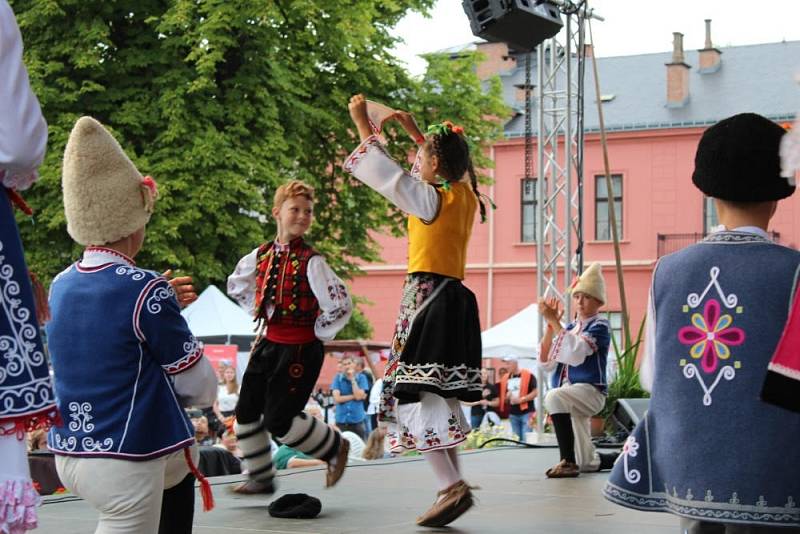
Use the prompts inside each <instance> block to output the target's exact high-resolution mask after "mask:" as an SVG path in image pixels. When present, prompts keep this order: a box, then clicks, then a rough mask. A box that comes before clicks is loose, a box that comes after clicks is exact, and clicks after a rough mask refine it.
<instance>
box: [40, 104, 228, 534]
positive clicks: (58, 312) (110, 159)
mask: <svg viewBox="0 0 800 534" xmlns="http://www.w3.org/2000/svg"><path fill="white" fill-rule="evenodd" d="M62 186H63V191H64V212H65V215H66V219H67V232H68V233H69V235H70V236H71V237H72V239H74V240H75V242H76V243H79V244H81V245H83V246H85V247H86V249H85V251H84V253H83V258H82V259H81V260H80V261H78V262H75V263H74V264H72V265H70V266H69V267H68V268H67V269H65V270H64V271H63V272H62V273H61V274H59V275H58V276H56V277H55V279H54V280H53V283H52V284H51V286H50V306H51V309H52V320H51V321H50V323H48V325H47V338H48V345H49V349H50V356H51V360H52V364H53V371H54V376H55V390H56V396H57V398H58V407H59V410H60V412H61V414H62V417H63V419H64V425H63V426H59V427H53V428H52V429H51V430H50V436H49V439H48V447H49V448H50V450H52V451H53V452H54V453H55V454H56V469H57V470H58V475H59V477H60V478H61V480H62V481H63V482H64V486H65V487H66V488H68V489H69V490H70V491H72V492H73V493H75V494H76V495H78V496H80V497H81V498H83V499H84V500H86V501H87V502H88V503H89V504H91V505H92V506H93V507H94V508H96V509H97V510H98V512H99V513H100V519H99V522H98V525H97V530H96V533H97V534H104V533H109V532H114V533H123V532H129V533H142V532H153V533H155V532H162V533H170V534H173V533H174V534H184V533H190V532H191V530H192V518H193V514H194V477H193V476H192V475H194V476H198V475H199V472H198V471H197V469H196V468H195V467H194V464H193V460H192V458H191V455H192V453H194V454H195V455H196V456H197V455H198V454H199V453H198V452H197V447H195V446H194V430H193V428H192V424H191V422H190V421H189V418H188V417H187V415H186V413H185V412H184V409H183V407H182V405H183V406H188V405H196V406H210V405H211V404H213V403H214V400H215V399H216V395H217V380H216V374H215V373H214V370H213V368H212V367H211V364H210V363H209V362H208V360H206V359H205V357H203V351H202V349H201V348H200V345H199V344H198V342H197V340H196V339H195V337H194V336H193V335H192V333H191V332H190V331H189V327H188V326H187V325H186V321H185V320H184V319H183V317H182V316H181V314H180V308H179V300H183V299H182V296H189V295H187V294H186V293H185V292H184V290H185V289H189V288H188V287H183V288H181V287H178V288H177V292H178V298H176V289H175V288H173V285H172V284H174V282H169V281H168V280H167V279H166V278H165V277H163V276H159V275H158V274H157V273H154V272H153V271H148V270H145V269H141V268H139V267H137V266H136V264H135V263H134V260H133V258H134V257H136V255H137V253H138V252H139V250H140V249H141V247H142V244H143V242H144V237H145V227H146V225H147V222H148V221H149V220H150V215H151V214H152V212H153V209H154V207H155V201H156V198H157V197H158V190H157V188H156V183H155V181H153V179H152V178H150V177H149V176H148V177H143V176H142V175H141V173H139V171H138V170H137V169H136V167H135V166H134V165H133V163H132V162H131V161H130V160H129V159H128V157H127V156H126V155H125V153H124V152H123V151H122V148H121V147H120V146H119V144H118V143H117V142H116V140H114V138H113V137H112V136H111V134H110V133H109V132H108V131H107V130H106V129H105V128H104V127H103V126H102V125H101V124H100V123H99V122H97V121H96V120H94V119H92V118H90V117H81V118H80V119H79V120H78V121H77V123H76V124H75V127H74V128H73V129H72V132H71V133H70V136H69V141H68V142H67V146H66V149H65V150H64V169H63V177H62ZM188 300H191V298H189V299H188ZM188 300H184V302H188ZM190 471H191V474H190ZM198 478H199V480H200V481H201V484H202V488H203V495H204V504H205V505H206V508H207V509H208V508H210V507H211V505H212V501H211V499H210V487H209V486H208V483H207V482H205V483H204V482H203V481H204V479H203V478H202V476H199V477H198Z"/></svg>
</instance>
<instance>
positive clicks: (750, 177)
mask: <svg viewBox="0 0 800 534" xmlns="http://www.w3.org/2000/svg"><path fill="white" fill-rule="evenodd" d="M784 133H786V131H785V130H784V129H783V128H781V127H780V126H778V125H777V124H775V123H774V122H772V121H771V120H769V119H767V118H764V117H762V116H761V115H756V114H755V113H741V114H739V115H734V116H733V117H728V118H727V119H723V120H721V121H719V122H718V123H716V124H715V125H714V126H712V127H710V128H709V129H707V130H706V131H705V132H704V133H703V137H702V138H700V144H699V145H698V146H697V154H696V155H695V158H694V174H692V182H694V185H696V186H697V188H698V189H699V190H700V191H702V192H703V193H705V194H706V195H707V196H709V197H714V198H719V199H721V200H731V201H736V202H764V201H769V200H780V199H782V198H786V197H788V196H789V195H791V194H792V193H794V189H795V188H794V186H792V185H789V182H788V180H786V179H785V178H782V177H781V163H780V157H779V155H778V150H779V146H780V142H781V137H783V134H784Z"/></svg>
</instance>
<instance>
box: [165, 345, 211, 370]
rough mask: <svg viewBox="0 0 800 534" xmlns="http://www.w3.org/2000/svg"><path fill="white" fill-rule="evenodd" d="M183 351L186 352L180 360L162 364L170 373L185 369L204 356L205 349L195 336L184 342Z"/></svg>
mask: <svg viewBox="0 0 800 534" xmlns="http://www.w3.org/2000/svg"><path fill="white" fill-rule="evenodd" d="M183 351H184V353H185V354H184V356H183V357H181V358H180V359H179V360H177V361H174V362H172V363H170V364H167V365H162V366H161V368H162V369H164V371H165V372H166V373H167V374H168V375H174V374H178V373H180V372H181V371H185V370H186V369H188V368H189V367H191V366H192V365H194V364H195V363H196V362H197V360H199V359H200V358H202V357H203V350H202V349H201V348H200V343H199V342H198V341H197V339H196V338H195V337H194V336H192V337H191V339H190V340H189V341H187V342H186V343H184V344H183Z"/></svg>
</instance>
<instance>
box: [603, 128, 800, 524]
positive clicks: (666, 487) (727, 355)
mask: <svg viewBox="0 0 800 534" xmlns="http://www.w3.org/2000/svg"><path fill="white" fill-rule="evenodd" d="M784 133H785V132H784V130H783V128H781V127H780V126H778V125H777V124H775V123H774V122H772V121H770V120H768V119H766V118H764V117H761V116H759V115H756V114H753V113H743V114H740V115H735V116H733V117H729V118H727V119H724V120H722V121H720V122H718V123H717V124H715V125H714V126H712V127H710V128H708V129H707V130H706V131H705V132H704V133H703V136H702V138H701V139H700V143H699V145H698V147H697V154H696V157H695V171H694V174H693V175H692V181H693V182H694V184H695V185H696V186H697V188H698V189H700V191H702V192H703V194H705V195H706V196H709V197H712V198H714V201H715V204H716V206H717V212H718V214H719V220H720V223H721V224H722V225H723V227H724V228H723V229H722V230H720V231H717V232H714V233H712V234H711V235H709V236H708V237H706V238H705V239H704V240H703V241H702V242H700V243H697V244H695V245H692V246H689V247H686V248H685V249H683V250H680V251H678V252H676V253H674V254H670V255H668V256H664V257H663V258H661V259H660V260H659V262H658V265H657V266H656V269H655V272H654V273H653V281H652V285H651V288H650V303H649V311H648V314H647V324H646V325H645V332H646V344H645V347H644V354H643V355H642V366H641V379H642V386H643V387H644V388H645V389H647V390H649V391H651V392H652V396H651V399H650V409H649V410H648V412H647V414H646V416H645V418H644V419H643V420H642V421H641V422H640V423H639V424H638V425H637V426H636V428H635V429H634V431H633V433H632V434H631V436H630V437H629V438H628V439H627V441H626V443H625V446H624V448H623V452H622V455H621V457H620V459H619V460H618V461H617V463H616V465H615V466H614V470H613V471H612V472H611V475H610V477H609V481H608V484H607V485H606V487H605V489H604V493H605V496H606V498H608V499H609V500H612V501H614V502H616V503H618V504H621V505H623V506H628V507H631V508H636V509H639V510H648V511H664V512H670V513H674V514H677V515H679V516H681V518H682V519H681V529H682V531H683V532H691V533H695V532H727V533H733V532H737V533H738V532H771V531H775V532H787V531H790V530H791V531H793V532H795V531H797V530H798V528H799V527H800V508H798V507H797V504H796V499H797V498H798V497H797V496H798V495H800V476H799V475H798V466H800V448H798V447H797V436H800V414H798V413H794V412H790V411H788V410H785V409H783V408H779V407H777V406H773V405H771V404H767V403H766V402H763V401H762V400H760V399H759V396H760V394H761V389H762V384H763V383H764V379H765V377H766V375H767V366H768V364H769V362H770V358H771V357H772V354H773V352H774V351H775V347H776V345H777V343H778V339H779V338H780V336H781V332H782V331H783V328H784V324H785V323H786V319H787V315H788V313H789V309H790V307H791V299H792V296H793V290H794V288H795V286H796V284H797V277H798V274H800V253H798V252H797V251H796V250H792V249H790V248H787V247H783V246H781V245H778V244H777V243H774V242H772V241H771V240H770V239H769V235H768V234H767V228H768V225H769V222H770V220H771V219H772V217H773V215H774V214H775V210H776V208H777V205H778V201H779V200H780V199H783V198H786V197H788V196H789V195H791V194H792V193H793V192H794V190H795V187H794V186H793V185H790V184H789V183H788V182H787V181H786V180H785V179H784V178H781V176H780V164H779V159H778V147H779V144H780V142H781V138H782V137H783V135H784ZM787 527H793V528H788V530H787Z"/></svg>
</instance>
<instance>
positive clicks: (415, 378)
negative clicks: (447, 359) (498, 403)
mask: <svg viewBox="0 0 800 534" xmlns="http://www.w3.org/2000/svg"><path fill="white" fill-rule="evenodd" d="M395 384H425V385H430V386H435V387H437V388H439V389H441V390H443V391H451V390H456V389H467V390H469V391H482V390H483V386H482V385H481V371H480V369H474V368H471V367H467V366H466V365H465V364H461V365H457V366H455V367H448V366H446V365H443V364H439V363H425V364H407V363H403V362H400V363H399V364H398V365H397V374H396V375H395Z"/></svg>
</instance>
